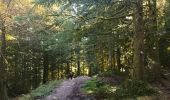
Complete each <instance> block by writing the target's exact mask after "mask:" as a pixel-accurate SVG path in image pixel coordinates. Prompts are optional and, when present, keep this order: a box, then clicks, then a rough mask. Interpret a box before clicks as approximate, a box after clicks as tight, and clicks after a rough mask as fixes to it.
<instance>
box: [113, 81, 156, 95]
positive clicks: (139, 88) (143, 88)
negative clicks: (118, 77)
mask: <svg viewBox="0 0 170 100" xmlns="http://www.w3.org/2000/svg"><path fill="white" fill-rule="evenodd" d="M155 93H156V91H155V90H154V89H153V88H152V87H151V86H149V85H148V84H147V83H145V82H143V81H139V80H126V81H125V82H124V83H122V84H121V85H120V86H119V88H118V89H117V90H116V92H115V94H116V96H117V97H118V98H136V97H138V96H150V95H153V94H155Z"/></svg>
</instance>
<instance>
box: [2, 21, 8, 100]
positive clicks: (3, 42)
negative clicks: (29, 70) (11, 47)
mask: <svg viewBox="0 0 170 100" xmlns="http://www.w3.org/2000/svg"><path fill="white" fill-rule="evenodd" d="M1 31H2V34H1V51H0V73H1V75H0V95H1V96H0V100H8V95H7V89H6V85H7V83H6V64H5V57H6V36H5V35H6V30H5V25H4V23H2V27H1Z"/></svg>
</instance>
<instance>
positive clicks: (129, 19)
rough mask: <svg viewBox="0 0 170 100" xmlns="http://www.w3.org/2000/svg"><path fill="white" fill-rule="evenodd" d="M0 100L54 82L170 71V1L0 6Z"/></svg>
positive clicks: (57, 0)
mask: <svg viewBox="0 0 170 100" xmlns="http://www.w3.org/2000/svg"><path fill="white" fill-rule="evenodd" d="M0 37H1V42H0V47H1V50H0V73H1V74H0V97H1V99H0V100H7V99H6V98H7V97H8V96H9V97H13V96H18V95H20V94H23V93H29V92H30V91H31V90H33V89H35V88H37V87H38V86H39V85H41V84H45V83H47V82H48V81H50V80H55V79H63V78H66V76H67V75H68V74H69V73H70V72H74V74H75V76H80V75H88V76H93V75H97V74H100V73H103V72H105V71H108V70H112V71H114V72H115V73H120V74H124V75H125V76H126V78H131V79H137V80H143V81H147V82H159V81H161V79H162V78H168V77H167V75H169V72H170V66H169V65H170V1H169V0H0Z"/></svg>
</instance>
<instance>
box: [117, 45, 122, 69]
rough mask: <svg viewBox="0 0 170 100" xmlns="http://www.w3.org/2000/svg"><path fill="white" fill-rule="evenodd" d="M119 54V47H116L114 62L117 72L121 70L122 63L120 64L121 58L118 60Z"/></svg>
mask: <svg viewBox="0 0 170 100" xmlns="http://www.w3.org/2000/svg"><path fill="white" fill-rule="evenodd" d="M120 56H121V54H120V48H119V47H117V50H116V63H117V70H118V71H119V72H120V71H121V67H122V65H121V60H120Z"/></svg>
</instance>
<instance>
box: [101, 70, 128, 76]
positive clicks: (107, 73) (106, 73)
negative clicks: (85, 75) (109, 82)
mask: <svg viewBox="0 0 170 100" xmlns="http://www.w3.org/2000/svg"><path fill="white" fill-rule="evenodd" d="M116 75H118V76H124V75H125V73H124V72H120V71H118V70H116V69H107V70H106V71H104V72H102V73H100V74H99V76H100V77H115V76H116Z"/></svg>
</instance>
